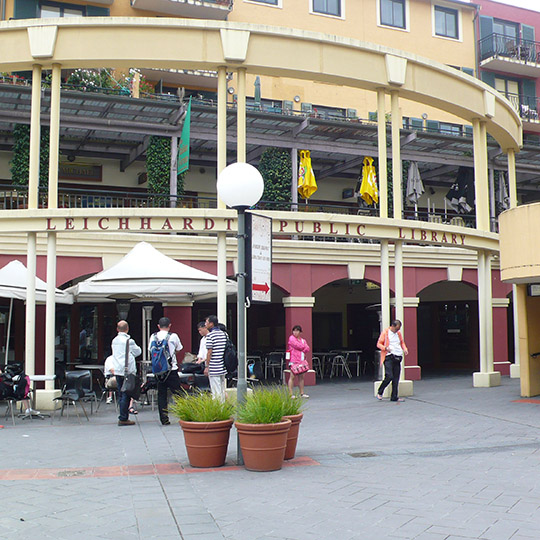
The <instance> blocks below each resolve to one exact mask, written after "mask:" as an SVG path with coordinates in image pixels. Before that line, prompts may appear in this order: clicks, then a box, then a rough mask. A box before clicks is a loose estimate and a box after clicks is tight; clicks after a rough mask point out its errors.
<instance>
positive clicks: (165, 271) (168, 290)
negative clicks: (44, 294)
mask: <svg viewBox="0 0 540 540" xmlns="http://www.w3.org/2000/svg"><path fill="white" fill-rule="evenodd" d="M66 291H67V292H70V293H71V294H73V296H75V298H76V299H77V300H79V301H85V300H97V301H99V300H101V301H103V300H105V301H106V300H110V299H116V298H129V299H132V300H153V301H156V302H167V301H169V302H170V301H182V300H195V299H197V300H201V299H203V298H212V297H215V296H217V276H215V275H214V274H210V273H208V272H203V271H202V270H198V269H196V268H193V267H191V266H188V265H186V264H182V263H180V262H178V261H175V260H174V259H172V258H170V257H167V255H164V254H163V253H161V252H160V251H158V250H157V249H156V248H155V247H153V246H152V245H151V244H149V243H147V242H140V243H138V244H137V245H136V246H135V247H134V248H133V249H132V250H131V251H130V252H129V253H127V255H125V256H124V257H123V258H122V259H121V260H120V261H118V263H116V264H115V265H114V266H111V267H110V268H108V269H107V270H103V271H102V272H99V273H98V274H95V275H94V276H92V277H90V278H88V279H85V280H84V281H81V282H80V283H78V284H77V285H73V286H72V287H69V288H68V289H66ZM234 292H236V283H234V282H233V281H229V280H228V281H227V293H229V294H230V293H234Z"/></svg>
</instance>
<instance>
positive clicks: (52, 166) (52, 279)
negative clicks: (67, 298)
mask: <svg viewBox="0 0 540 540" xmlns="http://www.w3.org/2000/svg"><path fill="white" fill-rule="evenodd" d="M60 76H61V67H60V65H59V64H53V69H52V81H51V122H50V135H49V193H48V203H47V206H48V208H50V209H56V208H58V158H59V155H60ZM55 288H56V232H49V233H47V302H46V305H45V375H54V371H55V369H54V368H55V337H56V335H55V334H56V320H55V317H56V299H55V296H54V292H55ZM45 389H46V390H54V381H47V382H46V383H45Z"/></svg>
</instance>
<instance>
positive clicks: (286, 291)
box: [0, 18, 521, 386]
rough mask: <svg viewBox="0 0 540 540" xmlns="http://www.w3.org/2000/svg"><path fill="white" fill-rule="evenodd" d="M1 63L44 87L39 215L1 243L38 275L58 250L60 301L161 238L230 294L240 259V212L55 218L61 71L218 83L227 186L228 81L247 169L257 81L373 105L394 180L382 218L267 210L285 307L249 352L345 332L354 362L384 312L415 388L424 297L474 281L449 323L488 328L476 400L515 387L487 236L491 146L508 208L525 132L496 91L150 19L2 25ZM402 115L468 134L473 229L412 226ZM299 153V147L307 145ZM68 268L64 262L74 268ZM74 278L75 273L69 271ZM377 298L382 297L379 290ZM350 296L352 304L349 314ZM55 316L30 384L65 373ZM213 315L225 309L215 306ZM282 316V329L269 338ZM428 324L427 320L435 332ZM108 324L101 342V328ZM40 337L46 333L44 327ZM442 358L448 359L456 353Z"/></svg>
mask: <svg viewBox="0 0 540 540" xmlns="http://www.w3.org/2000/svg"><path fill="white" fill-rule="evenodd" d="M0 50H2V57H1V59H2V60H1V62H0V64H1V65H2V71H14V70H17V71H22V70H32V72H33V92H32V101H31V141H30V175H29V192H28V208H27V209H23V210H3V211H1V212H0V233H1V234H2V235H3V238H6V239H9V241H8V242H7V247H6V251H5V257H6V258H10V257H13V256H20V255H22V251H23V249H24V248H26V249H24V251H25V252H26V257H27V259H26V260H27V263H28V267H29V269H30V270H31V271H32V270H34V269H35V265H36V262H35V261H36V254H39V257H38V259H37V261H38V262H37V265H38V273H39V268H40V267H41V268H42V267H43V263H44V259H43V257H44V255H45V244H44V242H45V240H46V244H47V249H46V253H47V262H46V264H47V275H50V276H55V275H56V276H57V279H53V280H49V282H50V287H52V286H54V284H55V283H59V284H62V283H64V282H65V281H67V279H66V278H69V279H72V278H73V277H77V273H78V274H79V276H82V275H87V274H89V273H92V272H95V271H96V270H98V269H100V264H101V266H109V265H110V263H111V262H112V260H113V259H114V258H115V255H117V254H118V253H119V252H120V253H125V251H127V248H128V246H130V245H132V244H133V243H135V242H136V241H137V240H138V239H140V238H142V237H144V238H145V239H147V238H150V241H152V243H154V244H155V245H156V247H158V248H161V249H163V251H164V252H166V253H168V254H171V255H173V256H174V257H175V258H176V259H181V260H184V261H188V262H189V263H190V264H193V265H194V266H197V267H200V268H202V269H206V270H214V271H216V272H217V274H218V276H219V277H220V278H221V280H222V281H221V283H222V284H223V280H224V278H225V276H226V275H230V274H232V273H233V268H232V262H233V260H234V257H235V249H234V244H233V236H234V234H235V227H236V222H235V215H236V213H235V212H234V211H231V210H226V209H224V208H218V209H214V210H209V209H201V208H199V209H185V208H178V207H177V208H169V209H149V208H146V209H108V208H103V209H88V208H78V209H75V208H68V209H66V208H57V206H58V204H57V201H58V196H57V189H58V172H57V171H58V140H59V129H60V127H61V125H62V113H61V107H60V104H61V93H60V75H61V70H62V69H73V68H79V67H85V68H89V67H96V68H98V67H100V66H103V65H107V66H111V67H116V68H122V67H130V66H133V65H137V66H139V67H141V68H160V69H171V68H178V69H180V68H182V69H197V70H216V71H217V74H218V92H217V117H218V121H217V133H216V139H217V160H216V161H217V170H218V171H219V170H221V169H222V168H223V167H224V166H225V164H226V150H227V144H228V143H227V140H228V139H227V137H228V135H229V134H228V133H227V109H226V103H227V85H226V73H227V72H233V73H234V80H235V82H236V84H237V86H238V88H237V90H236V92H237V115H238V116H237V131H236V134H235V135H236V137H235V143H236V147H237V159H238V160H239V161H245V160H246V157H247V156H246V136H247V135H246V126H245V116H244V115H245V113H244V111H245V106H246V77H247V74H249V75H250V76H258V75H260V76H268V77H287V78H292V79H296V80H301V81H308V83H306V84H310V83H312V82H314V81H315V82H319V83H324V84H326V85H331V86H335V87H336V88H343V87H345V88H351V89H353V90H355V89H363V90H366V91H368V92H370V93H372V94H373V96H374V99H375V100H376V102H377V113H378V120H377V122H378V133H377V141H378V145H377V148H378V156H379V159H381V160H383V159H386V158H387V157H389V156H391V160H392V164H393V169H392V170H393V173H392V175H391V177H390V178H388V176H387V171H386V169H385V168H381V169H380V171H379V193H380V210H379V215H378V217H366V216H362V215H347V216H343V215H340V214H332V213H328V212H325V213H313V212H309V213H306V212H303V211H293V212H284V211H272V210H265V211H264V213H265V214H267V215H269V216H271V217H272V218H273V234H274V255H273V264H274V270H273V276H274V287H275V289H276V291H275V293H276V294H275V295H274V296H275V298H279V299H280V300H281V302H276V301H274V302H273V304H272V306H269V307H265V308H257V310H254V311H253V316H252V318H253V319H256V320H253V321H250V340H251V343H250V345H251V348H253V349H255V348H259V347H258V345H261V344H263V343H264V344H265V345H266V344H268V345H269V346H276V345H277V344H279V340H280V339H283V340H284V339H285V331H286V329H287V328H290V327H291V326H292V325H293V324H301V325H302V326H303V327H304V330H305V335H306V337H307V339H308V340H309V341H312V340H314V339H317V338H318V336H317V335H316V334H318V333H322V334H324V333H328V335H329V341H328V345H331V344H333V343H334V341H332V340H333V339H334V338H336V333H337V334H338V336H339V337H340V338H341V345H344V344H345V345H348V346H349V348H351V345H354V340H355V335H356V332H360V330H359V328H358V327H359V324H356V323H355V321H356V320H359V317H360V318H361V317H363V314H364V310H363V308H362V309H360V308H357V307H354V306H355V305H356V306H358V305H361V306H364V307H365V306H367V305H372V304H380V305H381V312H382V314H381V317H382V321H381V322H382V324H383V325H387V324H388V322H389V319H390V313H391V304H393V305H394V308H393V309H394V313H395V316H396V317H397V318H400V319H402V320H403V321H404V330H405V333H406V334H405V335H406V340H407V341H408V343H409V348H410V349H411V353H412V354H411V355H410V356H409V357H408V358H407V365H406V369H405V375H406V377H407V378H408V379H411V380H413V379H418V378H419V377H420V367H419V364H418V354H419V353H418V351H419V349H420V348H421V347H422V339H423V337H424V335H423V334H420V333H419V328H418V320H419V311H418V307H419V304H420V300H421V297H422V295H423V294H425V295H426V298H427V299H428V302H429V298H430V294H431V295H432V296H431V298H432V299H435V300H436V299H437V298H439V299H440V296H437V295H438V294H439V293H437V288H436V287H435V288H431V293H430V292H429V290H428V289H430V287H431V286H434V285H435V284H437V283H440V282H443V281H447V282H456V283H457V282H466V283H470V284H472V285H476V287H477V288H478V293H477V294H476V291H474V290H473V289H468V288H467V286H464V287H465V289H460V290H459V292H458V293H457V294H458V296H459V295H461V297H460V298H461V299H460V300H459V302H461V303H460V304H459V305H458V303H459V302H458V303H454V304H453V306H454V307H453V308H452V309H454V308H455V318H456V320H457V319H458V318H460V320H461V319H463V320H466V319H467V318H470V316H471V313H473V312H474V305H475V303H477V305H478V308H477V313H478V315H477V319H476V320H477V324H478V328H477V334H476V335H474V336H473V337H474V339H475V340H476V341H475V343H476V349H475V347H474V346H472V348H469V349H468V350H469V351H471V350H472V351H476V360H477V361H476V365H475V366H474V367H475V369H476V371H477V372H476V373H475V378H474V382H475V385H477V386H492V385H495V384H497V383H498V380H499V377H500V372H501V371H502V372H505V373H507V372H508V367H509V362H508V355H507V354H505V350H504V349H505V348H504V347H503V345H504V341H505V339H506V338H507V327H506V310H507V306H508V299H507V298H506V297H507V295H508V294H509V288H508V287H505V286H504V285H502V284H500V281H499V280H498V275H497V269H496V266H495V264H494V263H493V257H494V256H496V255H497V253H498V235H497V234H496V233H492V232H490V229H491V227H490V207H489V206H490V205H489V183H488V155H487V135H488V134H490V135H491V136H492V137H493V138H495V139H496V141H497V142H498V143H499V145H500V147H501V149H502V151H503V152H505V153H507V154H508V173H509V178H510V199H511V201H512V204H516V201H517V193H516V185H515V169H514V163H515V162H514V157H515V153H516V152H517V151H519V147H520V145H521V122H520V119H519V116H518V114H517V113H516V111H515V110H514V109H513V108H512V106H511V104H510V103H509V102H508V101H507V100H506V99H504V98H503V97H501V96H500V95H499V94H498V93H497V92H495V91H494V90H493V89H491V88H490V87H488V86H486V85H484V84H483V83H481V82H480V81H478V80H476V79H474V78H472V77H470V76H468V75H466V74H465V75H464V74H462V73H460V72H458V71H456V70H455V69H453V68H450V67H447V66H444V65H442V64H439V63H437V62H435V61H433V60H429V59H425V58H421V57H419V56H417V55H415V54H411V53H408V52H404V51H399V50H396V49H391V48H388V47H384V46H382V45H377V44H370V43H365V42H361V41H357V40H354V39H351V38H348V37H337V36H328V35H323V34H318V33H313V32H309V31H305V30H294V29H284V28H271V27H268V26H261V25H256V24H246V23H225V22H214V21H199V20H178V19H143V18H141V19H137V20H133V19H127V18H126V19H122V18H118V19H84V20H83V19H74V20H47V21H45V20H41V21H10V22H6V23H2V24H1V25H0ZM178 51H181V52H180V53H179V52H178ZM290 51H294V52H295V54H294V55H292V54H290ZM44 69H51V70H52V82H51V97H50V102H51V107H50V119H49V123H50V151H51V152H50V154H51V158H50V164H49V171H50V176H49V178H50V180H49V196H48V200H49V203H48V207H47V208H38V206H39V205H38V196H37V186H38V173H39V166H38V161H39V160H38V154H39V144H38V142H39V128H40V114H39V112H40V91H39V87H40V81H41V75H42V71H43V70H44ZM34 90H35V91H34ZM387 97H389V101H390V107H389V109H388V108H387V103H386V101H387ZM401 100H406V101H410V102H417V103H421V104H423V105H429V106H430V107H434V108H438V109H442V110H443V111H444V112H445V113H451V114H452V115H454V116H456V117H459V118H460V119H462V120H463V122H470V123H471V124H472V131H473V151H474V155H473V161H474V168H475V172H474V178H475V182H474V190H475V195H476V208H475V224H476V227H475V228H467V227H463V226H458V225H451V224H446V223H442V222H441V223H438V222H431V223H426V222H421V221H417V220H415V219H410V217H409V218H408V219H404V218H405V217H406V216H405V215H404V213H403V206H404V205H403V193H402V183H403V178H402V172H401V155H400V154H401V148H402V145H403V144H404V143H403V141H402V140H401V137H400V128H401V127H402V122H401V116H402V115H401V106H400V103H401ZM388 114H389V117H388V116H387V115H388ZM387 120H388V123H389V128H390V129H389V130H388V132H387V129H386V127H387ZM389 135H390V136H389ZM229 144H230V143H229ZM300 144H303V143H302V142H300V141H299V145H300ZM307 146H309V142H308V143H307ZM388 180H391V181H392V191H391V196H390V197H389V196H388V195H387V194H388V190H387V185H388ZM389 206H391V208H392V212H391V214H392V215H391V216H390V215H389V210H388V209H389ZM163 233H167V236H164V234H163ZM25 235H26V238H25ZM319 240H331V242H326V241H319ZM26 241H27V247H26V246H25V243H26ZM9 246H11V247H9ZM64 257H68V258H69V262H68V261H67V259H64ZM57 261H58V262H57ZM64 266H67V267H69V268H70V270H69V271H66V270H65V269H64ZM57 268H58V270H57ZM60 276H62V277H60ZM300 276H301V277H300ZM367 283H370V284H372V285H375V286H376V287H373V286H369V287H368V286H367V285H366V284H367ZM360 285H361V286H362V290H360ZM328 287H334V288H335V293H336V294H335V295H334V298H332V294H329V293H328V289H327V288H328ZM357 287H358V288H357ZM346 295H350V297H351V298H354V299H355V302H350V301H349V300H348V299H347V296H346ZM50 304H51V303H49V304H48V307H47V314H46V316H45V319H46V324H45V329H46V332H45V333H46V336H45V339H44V341H45V343H46V347H45V349H46V354H45V356H46V360H45V362H44V364H45V365H44V366H43V364H42V361H41V360H40V359H39V354H38V355H37V358H38V361H37V364H35V365H34V362H33V359H34V357H36V353H35V350H34V341H33V340H32V339H27V340H26V351H25V356H26V362H27V370H28V371H29V372H33V371H34V368H36V369H37V371H38V372H39V371H40V370H42V369H43V368H44V369H45V371H46V372H51V370H52V369H54V356H55V346H54V344H55V335H57V333H58V332H57V331H56V330H55V324H54V304H52V306H51V305H50ZM471 308H473V309H471ZM33 309H34V308H33V302H32V299H31V298H30V299H29V302H28V304H27V310H28V313H29V314H30V315H31V314H32V313H33ZM76 309H79V308H76ZM81 309H82V308H81ZM204 309H215V307H212V306H205V307H204ZM204 309H202V308H201V309H197V306H192V305H182V306H163V311H164V313H167V314H169V315H171V316H174V317H175V320H177V321H180V324H182V325H185V326H184V328H185V332H184V335H186V336H189V335H190V327H191V326H192V324H193V320H195V322H196V321H197V319H198V318H199V317H200V315H201V314H203V313H204ZM217 309H218V311H219V316H220V318H221V319H224V318H226V317H227V305H226V299H225V294H224V287H223V286H222V287H220V290H219V291H218V306H217ZM265 309H266V310H267V311H266V312H265V311H264V310H265ZM430 309H431V308H430ZM433 309H435V311H434V312H433V313H435V317H440V318H442V319H444V320H445V321H447V322H448V325H447V326H445V328H447V329H448V330H452V331H451V332H448V334H452V333H455V332H454V330H456V329H457V330H459V331H461V330H460V329H459V328H457V327H456V328H453V327H452V324H454V323H452V320H453V319H452V317H453V315H452V316H450V315H449V314H448V313H446V314H445V313H444V310H443V312H441V313H438V314H437V313H436V311H437V309H439V308H435V307H433ZM96 310H97V311H96V316H98V315H99V312H100V310H101V315H99V317H102V316H103V313H104V310H106V306H105V307H101V308H96ZM460 310H461V311H460ZM270 311H271V313H272V314H271V315H270V317H273V319H272V321H273V322H272V324H270V325H268V322H266V324H264V322H263V321H264V319H265V318H268V314H269V312H270ZM428 311H429V310H428ZM428 311H426V313H425V314H424V317H426V318H427V319H429V318H433V317H430V316H429V313H428ZM463 314H465V315H463ZM337 315H339V317H337ZM458 315H459V316H458ZM462 315H463V317H462ZM39 316H40V315H39V312H38V317H39ZM41 316H43V315H41ZM339 318H340V320H341V325H340V327H339V330H336V328H337V327H332V324H334V323H333V322H332V321H334V322H335V321H336V320H337V319H339ZM442 319H441V320H442ZM274 321H275V322H274ZM100 324H101V325H102V326H101V329H103V325H104V323H103V322H102V323H100ZM318 325H321V329H320V330H319V328H317V332H314V331H313V327H314V326H318ZM272 326H274V327H275V330H276V332H277V333H274V329H272ZM473 326H474V325H473ZM35 328H36V326H35V319H33V318H32V316H30V317H27V326H26V334H27V336H33V335H35ZM38 328H41V325H39V324H38ZM330 328H334V329H333V330H329V329H330ZM470 329H471V327H468V329H467V334H470V333H471V332H470ZM77 330H78V324H77V325H76V326H72V329H71V332H72V333H73V332H76V331H77ZM375 331H377V327H375ZM332 332H333V335H330V334H332ZM432 332H437V333H439V329H438V328H433V329H432ZM281 333H282V338H281V337H280V336H281ZM270 334H272V335H270ZM339 334H341V335H339ZM428 337H429V336H428ZM419 338H422V339H419ZM367 339H368V340H369V339H370V338H367ZM445 339H446V338H445ZM471 339H472V338H471ZM38 341H39V340H38ZM184 341H185V342H186V344H187V348H188V349H189V348H191V347H190V345H191V343H190V339H189V338H186V339H184ZM73 342H74V340H73V339H72V340H71V344H70V346H69V347H70V350H71V353H72V354H71V356H73V353H74V352H76V350H77V345H74V344H73ZM101 343H102V345H101V347H102V348H101V350H100V349H99V346H98V347H97V349H96V351H95V352H96V355H98V356H99V353H100V352H103V343H104V340H103V339H102V341H101ZM445 343H447V345H446V346H447V347H448V348H449V349H451V343H452V342H451V340H447V341H445ZM494 343H495V344H496V346H495V347H494ZM356 348H358V347H356ZM506 350H508V347H506ZM495 367H497V369H495Z"/></svg>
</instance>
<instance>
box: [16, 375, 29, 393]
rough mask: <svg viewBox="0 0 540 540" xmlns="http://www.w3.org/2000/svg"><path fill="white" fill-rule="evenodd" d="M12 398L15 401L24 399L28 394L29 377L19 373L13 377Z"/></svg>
mask: <svg viewBox="0 0 540 540" xmlns="http://www.w3.org/2000/svg"><path fill="white" fill-rule="evenodd" d="M12 380H13V397H14V398H15V399H24V398H26V397H28V393H29V392H30V377H29V376H28V375H25V374H24V373H21V374H20V375H15V377H13V379H12Z"/></svg>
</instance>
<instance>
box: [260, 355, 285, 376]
mask: <svg viewBox="0 0 540 540" xmlns="http://www.w3.org/2000/svg"><path fill="white" fill-rule="evenodd" d="M284 357H285V353H283V352H280V351H274V352H269V353H268V354H267V355H266V358H265V359H264V360H265V361H264V378H265V379H268V370H272V378H274V379H275V378H276V370H277V372H278V379H281V375H282V373H283V359H284Z"/></svg>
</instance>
